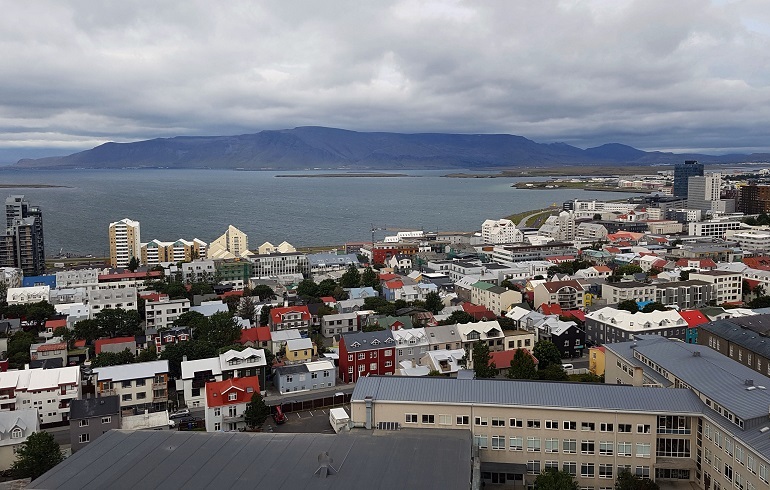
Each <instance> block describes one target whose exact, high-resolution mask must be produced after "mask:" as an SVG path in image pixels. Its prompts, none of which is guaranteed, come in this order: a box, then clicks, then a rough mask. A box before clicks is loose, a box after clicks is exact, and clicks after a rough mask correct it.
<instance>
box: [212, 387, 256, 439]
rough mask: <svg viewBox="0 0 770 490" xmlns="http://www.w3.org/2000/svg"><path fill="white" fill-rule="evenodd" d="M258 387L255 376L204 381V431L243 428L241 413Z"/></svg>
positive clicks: (243, 420) (244, 425)
mask: <svg viewBox="0 0 770 490" xmlns="http://www.w3.org/2000/svg"><path fill="white" fill-rule="evenodd" d="M259 389H260V388H259V378H257V377H256V376H249V377H245V378H231V379H227V380H223V381H214V382H211V383H206V432H219V431H222V430H227V431H233V430H238V429H245V428H246V421H245V419H244V416H243V413H244V412H245V411H246V406H247V405H248V403H249V402H250V401H251V398H252V397H253V396H254V393H259Z"/></svg>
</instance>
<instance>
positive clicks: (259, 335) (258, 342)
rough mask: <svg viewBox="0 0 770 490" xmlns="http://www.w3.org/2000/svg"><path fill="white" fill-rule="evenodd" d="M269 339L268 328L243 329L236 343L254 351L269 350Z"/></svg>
mask: <svg viewBox="0 0 770 490" xmlns="http://www.w3.org/2000/svg"><path fill="white" fill-rule="evenodd" d="M270 339H271V336H270V327H257V328H245V329H243V330H241V339H240V340H239V341H238V343H239V344H241V345H245V346H247V347H254V348H255V349H260V348H262V349H269V348H270Z"/></svg>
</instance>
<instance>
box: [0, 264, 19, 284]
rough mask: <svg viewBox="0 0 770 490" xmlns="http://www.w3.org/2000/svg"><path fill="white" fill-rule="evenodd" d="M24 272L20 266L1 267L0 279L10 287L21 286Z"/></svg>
mask: <svg viewBox="0 0 770 490" xmlns="http://www.w3.org/2000/svg"><path fill="white" fill-rule="evenodd" d="M23 276H24V272H23V271H22V270H21V269H20V268H18V267H0V281H2V282H3V283H5V286H6V287H8V288H19V287H21V279H22V277H23Z"/></svg>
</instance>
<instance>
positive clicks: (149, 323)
mask: <svg viewBox="0 0 770 490" xmlns="http://www.w3.org/2000/svg"><path fill="white" fill-rule="evenodd" d="M187 311H190V300H189V299H186V298H185V299H168V297H165V298H161V299H160V300H159V301H147V302H146V303H145V304H144V316H145V323H146V328H154V329H156V330H160V329H164V328H170V327H171V326H173V324H174V322H175V321H176V320H177V318H179V316H180V315H181V314H182V313H185V312H187Z"/></svg>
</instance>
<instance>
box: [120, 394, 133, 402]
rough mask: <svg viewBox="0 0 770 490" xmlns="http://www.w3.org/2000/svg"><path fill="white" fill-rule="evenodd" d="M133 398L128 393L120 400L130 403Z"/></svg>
mask: <svg viewBox="0 0 770 490" xmlns="http://www.w3.org/2000/svg"><path fill="white" fill-rule="evenodd" d="M133 398H134V397H133V396H131V393H129V394H127V395H123V398H122V400H123V401H124V402H130V401H131V400H133Z"/></svg>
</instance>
